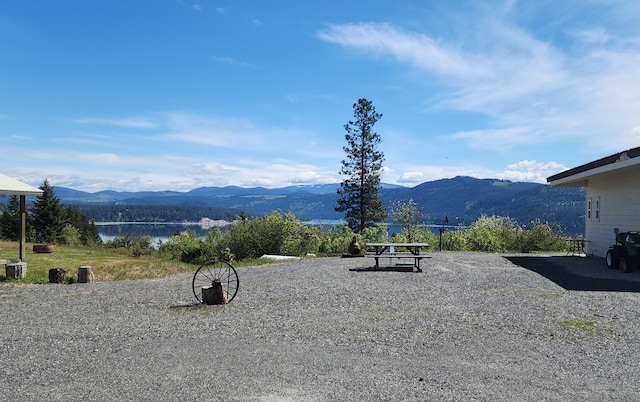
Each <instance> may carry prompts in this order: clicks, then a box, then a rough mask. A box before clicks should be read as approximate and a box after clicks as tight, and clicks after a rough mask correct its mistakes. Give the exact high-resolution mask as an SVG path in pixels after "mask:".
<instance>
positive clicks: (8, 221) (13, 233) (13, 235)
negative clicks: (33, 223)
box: [0, 195, 29, 241]
mask: <svg viewBox="0 0 640 402" xmlns="http://www.w3.org/2000/svg"><path fill="white" fill-rule="evenodd" d="M28 218H29V217H28V216H27V223H28ZM20 220H21V217H20V198H19V197H18V196H17V195H12V196H11V198H10V199H9V203H8V204H7V208H6V209H5V210H4V211H3V212H2V215H0V237H2V238H3V239H7V240H11V241H18V240H20ZM27 232H28V230H27Z"/></svg>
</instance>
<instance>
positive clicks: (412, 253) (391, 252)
mask: <svg viewBox="0 0 640 402" xmlns="http://www.w3.org/2000/svg"><path fill="white" fill-rule="evenodd" d="M367 247H373V249H374V251H373V252H369V253H367V257H371V258H374V259H375V260H376V265H375V268H376V269H379V268H380V259H383V260H384V259H385V258H388V259H389V264H390V265H392V266H394V265H395V266H398V265H411V267H412V268H416V269H417V270H418V272H422V269H421V268H420V260H422V259H423V258H427V257H426V256H424V255H420V251H421V249H423V248H429V243H368V244H367ZM398 249H406V250H407V251H399V250H398Z"/></svg>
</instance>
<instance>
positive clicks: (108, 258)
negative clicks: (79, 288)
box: [0, 241, 197, 283]
mask: <svg viewBox="0 0 640 402" xmlns="http://www.w3.org/2000/svg"><path fill="white" fill-rule="evenodd" d="M56 248H57V251H55V252H53V253H48V254H47V253H42V254H39V253H34V252H33V251H32V249H33V244H31V243H27V245H26V248H25V255H24V260H23V262H26V263H27V276H26V278H24V279H19V280H17V281H18V282H25V283H48V282H49V270H50V269H52V268H62V269H64V270H65V271H66V274H65V280H66V281H74V282H75V281H76V280H77V278H78V268H79V267H81V266H85V265H89V266H91V271H92V272H93V274H94V275H95V280H96V281H115V280H125V279H148V278H161V277H165V276H169V275H173V274H176V273H180V272H195V270H196V269H197V266H195V265H191V264H185V263H182V262H179V261H175V260H170V259H168V258H163V257H160V256H159V255H158V254H155V253H154V254H153V255H149V256H141V257H131V256H130V255H129V254H128V252H127V250H126V249H109V248H103V247H75V246H64V245H59V246H56ZM19 255H20V252H19V243H18V242H9V241H0V264H1V265H0V268H2V269H1V270H0V281H4V280H6V277H5V275H6V272H5V270H4V264H5V262H6V260H17V259H18V257H19Z"/></svg>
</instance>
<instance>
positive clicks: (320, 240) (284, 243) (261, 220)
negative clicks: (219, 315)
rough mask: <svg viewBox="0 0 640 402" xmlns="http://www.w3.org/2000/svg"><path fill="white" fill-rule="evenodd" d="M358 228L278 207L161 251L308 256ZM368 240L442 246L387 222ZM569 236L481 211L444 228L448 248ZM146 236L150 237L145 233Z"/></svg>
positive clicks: (343, 244) (544, 247)
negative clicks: (320, 222) (392, 229)
mask: <svg viewBox="0 0 640 402" xmlns="http://www.w3.org/2000/svg"><path fill="white" fill-rule="evenodd" d="M353 236H354V234H353V233H352V232H351V230H350V229H349V227H348V226H347V225H346V224H337V225H334V226H331V227H329V228H323V227H321V226H316V225H308V224H304V223H302V222H300V221H299V220H298V219H297V218H296V217H295V216H294V215H293V214H292V213H290V212H287V213H281V212H280V211H274V212H272V213H270V214H268V215H265V216H262V217H258V218H252V219H248V218H246V217H242V218H241V219H239V220H238V221H237V222H236V223H234V225H233V226H232V227H231V228H230V229H229V230H228V231H226V232H222V231H221V230H220V229H218V228H216V229H213V230H210V231H209V232H208V233H207V236H206V238H200V237H198V235H197V234H196V233H195V232H194V231H185V232H182V233H180V234H178V235H176V236H174V237H172V238H171V239H170V240H169V241H167V242H165V243H163V244H161V245H160V247H159V249H158V252H160V253H162V254H164V255H167V256H169V257H171V258H173V259H176V260H180V261H183V262H186V263H193V264H200V263H202V262H204V261H207V260H209V259H212V258H218V259H228V258H229V256H230V255H231V256H232V257H233V258H234V259H236V260H244V259H255V258H260V257H261V256H262V255H264V254H278V255H293V256H304V255H305V254H307V253H313V254H320V255H340V254H341V253H344V252H346V250H347V248H348V246H349V243H350V241H351V239H352V237H353ZM357 237H358V239H359V241H360V243H361V244H362V245H364V246H366V244H368V243H374V242H385V241H393V242H407V241H409V238H411V239H412V241H413V242H426V243H429V244H432V245H433V246H432V249H434V250H435V249H437V248H438V243H439V241H440V239H439V237H438V235H436V234H434V233H433V231H432V230H431V229H430V228H426V227H418V228H416V227H411V228H410V229H409V230H408V229H407V228H405V229H403V230H401V231H400V232H398V233H395V234H393V235H392V236H389V232H388V227H387V225H386V224H384V223H383V224H380V225H379V226H377V227H373V228H366V229H365V230H364V231H363V233H362V234H361V235H357ZM566 239H567V236H566V235H564V233H563V232H562V230H560V228H558V227H551V226H549V225H548V224H546V223H543V222H541V221H534V222H531V223H530V225H528V226H521V225H519V224H518V223H517V222H515V221H514V220H512V219H510V218H508V217H500V216H484V215H483V216H481V217H480V218H479V219H478V220H477V221H476V222H474V223H473V224H472V225H470V226H469V227H459V228H456V229H455V230H446V231H444V232H443V233H442V245H443V249H444V250H451V251H482V252H531V251H561V250H565V249H566V246H567V242H566ZM126 240H131V239H124V240H118V239H116V240H115V241H114V242H115V243H116V244H114V243H111V244H110V245H117V244H122V245H125V246H127V247H131V248H132V249H133V250H134V251H135V253H136V254H144V253H143V252H141V251H140V247H142V248H144V247H147V248H151V246H150V242H148V241H146V242H145V241H140V242H137V243H136V242H133V243H132V242H131V241H126ZM142 240H144V239H142Z"/></svg>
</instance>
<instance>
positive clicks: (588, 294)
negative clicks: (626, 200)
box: [0, 252, 640, 401]
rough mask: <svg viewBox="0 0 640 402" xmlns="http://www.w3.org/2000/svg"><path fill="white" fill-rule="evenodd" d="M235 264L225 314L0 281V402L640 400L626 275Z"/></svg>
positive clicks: (538, 262)
mask: <svg viewBox="0 0 640 402" xmlns="http://www.w3.org/2000/svg"><path fill="white" fill-rule="evenodd" d="M430 256H431V258H430V259H427V260H424V261H423V267H424V268H425V269H424V272H421V273H412V272H399V271H387V272H380V271H357V270H354V269H357V268H363V267H368V266H371V263H372V261H371V260H370V259H367V258H348V259H341V258H318V259H305V260H301V261H295V262H286V263H282V264H277V265H273V266H265V267H255V268H241V269H238V274H239V276H240V281H241V284H240V291H239V293H238V296H237V297H236V298H235V299H234V300H233V302H232V303H230V304H228V305H224V306H201V305H194V304H193V303H194V299H193V296H192V294H191V274H181V275H177V276H173V277H170V278H166V279H160V280H140V281H124V282H108V283H106V282H105V283H93V284H76V285H15V284H2V285H0V308H1V309H2V320H1V323H0V375H1V376H2V382H1V385H0V399H2V400H12V401H18V400H21V401H34V400H60V401H70V400H98V401H113V400H131V401H147V400H148V401H158V400H176V401H177V400H179V401H195V400H239V401H347V400H361V401H373V400H389V401H395V400H402V401H412V400H416V401H424V400H438V401H439V400H492V401H500V400H503V401H511V400H554V401H556V400H575V401H584V400H594V401H605V400H606V401H610V400H637V399H638V395H640V374H639V373H640V367H639V366H640V363H639V360H640V359H639V357H640V349H639V347H640V345H639V343H640V303H638V302H639V301H640V297H639V295H640V293H638V292H640V272H636V273H631V274H624V273H622V272H619V271H609V270H607V269H606V267H605V265H604V261H603V260H601V259H594V258H579V257H561V256H523V255H519V256H501V255H493V254H478V253H453V252H434V253H431V254H430Z"/></svg>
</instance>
